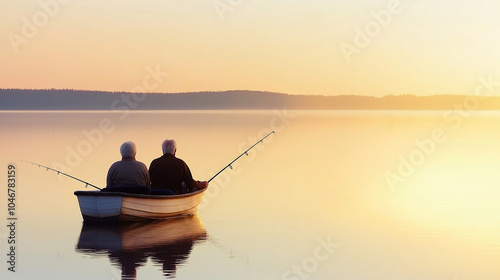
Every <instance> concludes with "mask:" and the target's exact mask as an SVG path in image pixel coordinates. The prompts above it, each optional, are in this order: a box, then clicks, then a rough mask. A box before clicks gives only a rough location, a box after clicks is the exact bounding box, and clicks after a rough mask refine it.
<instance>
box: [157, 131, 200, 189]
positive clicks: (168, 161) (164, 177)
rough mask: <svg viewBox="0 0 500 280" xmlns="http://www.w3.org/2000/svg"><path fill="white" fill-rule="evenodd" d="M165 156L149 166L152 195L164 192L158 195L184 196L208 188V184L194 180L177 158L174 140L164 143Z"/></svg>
mask: <svg viewBox="0 0 500 280" xmlns="http://www.w3.org/2000/svg"><path fill="white" fill-rule="evenodd" d="M162 150H163V156H161V157H159V158H157V159H155V160H153V161H152V162H151V165H150V166H149V175H150V176H151V189H152V193H155V190H159V189H161V190H164V191H163V192H162V193H160V192H156V193H157V194H182V193H188V192H192V191H196V190H199V189H203V188H205V187H207V186H208V182H206V181H205V182H200V181H195V180H193V176H192V175H191V171H190V170H189V167H188V166H187V164H186V163H185V162H184V161H183V160H182V159H179V158H177V157H175V153H176V151H177V143H176V142H175V141H174V140H168V139H167V140H165V141H163V143H162Z"/></svg>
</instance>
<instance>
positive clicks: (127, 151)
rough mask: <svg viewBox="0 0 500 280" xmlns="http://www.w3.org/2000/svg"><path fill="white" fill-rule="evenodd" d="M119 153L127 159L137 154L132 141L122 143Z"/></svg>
mask: <svg viewBox="0 0 500 280" xmlns="http://www.w3.org/2000/svg"><path fill="white" fill-rule="evenodd" d="M120 153H121V154H122V157H123V158H125V157H129V158H135V154H136V153H137V148H136V147H135V144H134V142H132V141H127V142H125V143H123V144H122V145H121V147H120Z"/></svg>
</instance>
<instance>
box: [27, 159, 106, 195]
mask: <svg viewBox="0 0 500 280" xmlns="http://www.w3.org/2000/svg"><path fill="white" fill-rule="evenodd" d="M22 161H24V162H26V163H31V164H32V165H37V166H38V167H43V168H46V169H47V171H49V170H50V171H54V172H57V175H59V174H62V175H64V176H68V177H70V178H71V179H75V180H77V181H80V182H82V183H84V184H85V188H86V187H87V186H91V187H93V188H96V189H98V190H102V189H101V188H99V187H96V186H94V185H92V184H91V183H89V182H85V181H83V180H81V179H78V178H76V177H73V176H71V175H69V174H66V173H64V172H62V171H59V170H56V169H52V168H50V167H47V166H45V165H41V164H38V163H34V162H31V161H27V160H22Z"/></svg>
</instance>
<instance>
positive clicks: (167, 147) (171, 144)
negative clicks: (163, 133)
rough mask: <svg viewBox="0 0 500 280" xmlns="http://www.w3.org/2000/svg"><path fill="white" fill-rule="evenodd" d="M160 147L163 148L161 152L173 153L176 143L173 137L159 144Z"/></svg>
mask: <svg viewBox="0 0 500 280" xmlns="http://www.w3.org/2000/svg"><path fill="white" fill-rule="evenodd" d="M161 149H162V150H163V154H172V155H173V154H175V151H176V150H177V143H176V142H175V140H173V139H167V140H165V141H163V143H162V144H161Z"/></svg>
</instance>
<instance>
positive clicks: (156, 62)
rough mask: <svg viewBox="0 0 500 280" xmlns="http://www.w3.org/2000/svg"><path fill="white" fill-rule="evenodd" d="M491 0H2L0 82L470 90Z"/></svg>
mask: <svg viewBox="0 0 500 280" xmlns="http://www.w3.org/2000/svg"><path fill="white" fill-rule="evenodd" d="M499 8H500V3H498V2H493V1H486V0H482V1H451V0H446V1H440V2H438V3H434V2H431V1H425V0H421V1H410V0H400V1H397V0H384V1H382V0H376V1H367V0H363V1H357V2H356V3H345V2H342V1H319V0H314V1H307V2H304V1H286V2H282V1H273V2H269V1H244V0H238V1H227V0H216V1H206V2H199V3H197V5H194V4H193V3H190V2H186V1H168V2H165V1H159V0H153V1H148V2H147V3H139V2H136V1H130V0H125V1H120V2H115V1H111V2H109V1H108V2H102V1H95V0H89V1H68V0H46V1H39V2H38V1H21V2H19V1H16V2H10V1H4V2H2V3H0V15H1V16H2V18H3V19H4V24H3V25H2V26H1V27H0V33H1V34H4V40H2V41H1V42H0V59H1V60H2V62H3V63H2V65H4V67H1V68H0V76H2V77H3V79H2V80H1V81H0V88H34V89H48V88H71V89H75V90H99V91H100V90H102V91H141V90H142V89H146V90H147V91H156V92H168V93H174V92H197V91H226V90H231V89H235V88H243V89H248V90H256V91H271V92H282V93H287V94H294V95H296V94H305V95H308V94H314V95H367V96H377V97H378V96H384V95H400V94H416V95H426V96H428V95H436V94H458V95H470V94H473V93H474V91H475V90H476V88H477V86H478V85H479V84H480V82H479V81H478V77H489V76H491V77H492V80H493V81H497V80H500V78H498V77H499V75H498V74H497V66H496V65H498V64H499V62H500V58H499V57H498V55H496V53H497V51H496V50H498V49H499V47H500V34H498V32H496V26H498V25H499V24H500V18H498V17H497V16H496V12H497V11H498V10H500V9H499Z"/></svg>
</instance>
